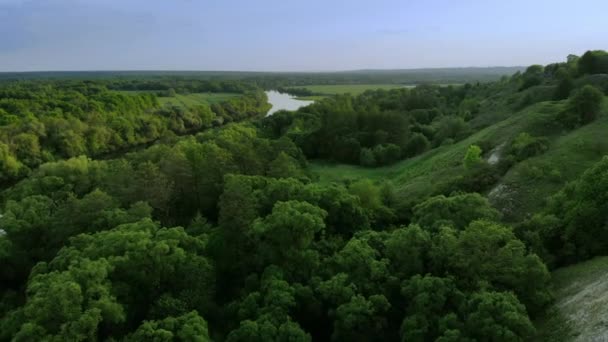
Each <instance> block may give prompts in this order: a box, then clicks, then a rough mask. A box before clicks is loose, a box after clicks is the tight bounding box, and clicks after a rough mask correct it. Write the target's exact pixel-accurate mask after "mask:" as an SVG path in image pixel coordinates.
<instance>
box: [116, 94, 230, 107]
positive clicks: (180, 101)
mask: <svg viewBox="0 0 608 342" xmlns="http://www.w3.org/2000/svg"><path fill="white" fill-rule="evenodd" d="M145 92H147V91H138V90H135V91H130V90H125V91H120V93H123V94H138V93H145ZM150 92H154V93H156V91H150ZM237 96H239V94H234V93H193V94H188V95H182V94H177V95H176V96H175V97H164V96H162V97H159V98H158V102H160V104H161V105H162V106H166V105H174V106H179V107H192V106H196V105H200V104H205V103H208V104H213V103H217V102H223V101H226V100H229V99H231V98H233V97H237Z"/></svg>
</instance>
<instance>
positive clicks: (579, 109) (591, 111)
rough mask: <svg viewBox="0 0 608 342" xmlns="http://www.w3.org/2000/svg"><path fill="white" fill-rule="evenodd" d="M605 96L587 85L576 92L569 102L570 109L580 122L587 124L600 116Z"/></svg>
mask: <svg viewBox="0 0 608 342" xmlns="http://www.w3.org/2000/svg"><path fill="white" fill-rule="evenodd" d="M603 99H604V94H602V92H601V91H599V90H598V89H597V88H595V87H594V86H591V85H586V86H584V87H583V88H582V89H580V90H579V91H577V92H576V94H574V96H573V97H572V99H571V100H570V101H569V102H568V109H569V110H570V111H573V112H574V113H576V114H577V116H578V121H579V122H580V123H582V124H587V123H589V122H591V121H593V120H595V118H596V117H597V116H598V115H599V112H600V109H601V105H602V101H603Z"/></svg>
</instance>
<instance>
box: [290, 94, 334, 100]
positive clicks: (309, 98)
mask: <svg viewBox="0 0 608 342" xmlns="http://www.w3.org/2000/svg"><path fill="white" fill-rule="evenodd" d="M324 98H327V96H324V95H313V96H298V97H296V100H302V101H319V100H323V99H324Z"/></svg>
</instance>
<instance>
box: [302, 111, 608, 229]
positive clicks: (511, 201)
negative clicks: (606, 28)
mask: <svg viewBox="0 0 608 342" xmlns="http://www.w3.org/2000/svg"><path fill="white" fill-rule="evenodd" d="M604 104H605V106H604V113H608V104H607V103H606V101H605V103H604ZM564 105H565V103H564V102H563V101H561V102H554V101H549V102H541V103H538V104H535V105H532V106H530V107H528V108H525V109H523V110H521V111H519V112H516V113H513V114H511V115H510V116H508V117H507V118H506V119H504V120H501V121H499V122H497V123H495V124H493V125H491V126H488V127H486V128H483V129H481V130H480V131H478V132H477V133H475V134H473V135H471V136H469V137H468V138H466V139H464V140H462V141H459V142H457V143H455V144H452V145H447V146H440V147H438V148H436V149H433V150H430V151H428V152H426V153H424V154H422V155H420V156H417V157H415V158H411V159H406V160H403V161H401V162H398V163H396V164H393V165H390V166H386V167H377V168H366V167H361V166H355V165H346V164H331V163H327V162H312V163H311V165H312V169H313V171H314V172H315V173H316V174H317V175H318V176H319V180H320V181H321V182H341V181H345V180H356V179H361V178H369V179H372V180H378V181H380V180H391V181H392V182H393V184H394V185H395V186H396V188H397V193H398V194H399V196H400V197H402V198H408V197H415V198H417V197H418V196H425V195H428V194H430V193H432V192H433V191H434V190H435V189H436V187H437V185H438V184H440V183H441V182H444V181H446V180H448V179H450V178H452V177H454V175H457V174H459V173H461V172H462V168H463V166H462V159H463V157H464V154H465V152H466V150H467V148H468V146H469V145H471V144H480V143H483V144H485V145H488V146H492V147H498V146H501V145H503V144H508V143H510V141H511V140H512V139H513V138H515V137H516V136H517V135H518V134H519V133H521V132H528V133H530V134H532V135H535V136H547V137H548V138H549V141H550V144H549V149H548V151H547V152H545V153H544V154H542V155H540V156H538V157H534V158H530V159H528V160H525V161H523V162H521V163H518V164H516V165H515V166H513V167H512V168H511V169H510V170H509V171H508V172H507V174H506V175H505V176H504V177H503V179H502V180H501V181H500V182H499V184H498V185H497V186H498V189H497V191H494V192H492V191H490V194H489V195H490V196H489V197H490V200H491V201H492V203H493V204H494V205H495V206H497V207H498V208H499V209H501V210H503V211H505V212H506V214H507V216H508V217H509V218H522V217H524V216H525V215H526V214H528V213H531V212H534V211H536V210H537V209H539V208H540V207H542V205H543V203H544V202H543V200H544V198H546V197H547V196H549V195H551V194H553V193H555V192H556V191H557V190H559V189H560V188H561V187H562V186H563V184H564V183H565V182H567V181H570V180H573V179H575V178H576V177H577V176H579V175H580V174H581V173H582V172H583V171H584V170H585V169H587V168H588V167H589V166H591V165H592V164H593V163H594V162H597V161H598V160H599V159H600V158H601V157H602V156H603V155H605V154H608V141H606V140H605V139H603V136H604V135H605V132H606V131H607V130H608V115H604V116H602V117H600V118H599V119H598V120H597V121H595V122H593V123H591V124H588V125H586V126H583V127H580V128H578V129H575V130H572V131H565V130H563V129H562V128H560V127H559V125H558V124H557V119H556V117H557V115H558V114H559V112H560V111H561V110H562V109H563V107H564ZM501 115H502V114H500V113H497V112H492V111H489V112H487V113H484V114H482V116H501ZM481 119H483V118H481ZM503 146H504V145H503ZM484 152H485V157H486V158H489V157H490V155H491V154H492V153H491V151H484ZM498 154H499V155H500V153H498Z"/></svg>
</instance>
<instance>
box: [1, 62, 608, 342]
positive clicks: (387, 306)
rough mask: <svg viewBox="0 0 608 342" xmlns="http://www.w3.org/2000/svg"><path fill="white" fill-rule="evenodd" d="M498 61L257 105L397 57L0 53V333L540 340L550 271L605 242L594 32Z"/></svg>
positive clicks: (600, 87) (607, 245) (30, 336)
mask: <svg viewBox="0 0 608 342" xmlns="http://www.w3.org/2000/svg"><path fill="white" fill-rule="evenodd" d="M429 72H430V71H429ZM511 72H513V70H510V69H509V70H508V73H509V74H508V75H507V74H500V75H496V74H493V76H495V77H493V78H492V80H488V78H487V75H486V76H484V77H477V78H476V76H475V74H472V76H467V79H466V80H465V81H466V82H463V84H461V85H447V86H446V85H439V84H438V83H440V82H438V81H428V82H422V83H424V84H420V85H418V86H417V87H414V88H406V87H403V88H398V89H391V90H368V91H366V92H364V93H362V94H360V95H356V96H355V95H350V94H339V95H334V96H328V97H327V98H324V99H321V100H318V101H316V102H315V103H313V104H311V105H309V106H306V107H302V108H300V109H298V110H297V111H294V112H288V111H279V112H277V113H275V114H273V115H271V116H266V113H267V111H268V110H269V109H270V104H269V103H268V99H267V97H266V95H265V93H264V91H265V90H270V89H279V88H281V87H286V88H288V87H291V88H292V89H296V90H295V91H296V92H297V91H298V89H299V90H300V93H302V94H304V93H305V91H303V89H304V88H302V86H303V85H306V84H333V83H335V84H340V83H342V84H350V83H361V84H363V83H374V82H376V83H386V82H387V79H389V78H390V79H393V80H397V79H398V78H399V77H402V75H401V74H399V73H397V74H391V73H387V74H386V75H384V74H383V73H374V74H373V75H376V76H374V77H380V76H377V75H378V74H379V75H381V78H382V79H381V80H375V79H372V80H371V81H370V77H368V76H369V75H368V74H365V73H363V75H364V76H358V73H350V74H348V79H350V80H352V82H345V81H344V78H343V77H344V76H336V75H335V74H332V73H328V74H319V75H317V74H310V75H304V76H303V75H289V74H286V75H283V74H272V75H269V76H260V75H249V74H247V73H244V74H236V75H235V74H231V73H226V74H224V75H222V74H220V75H212V77H210V76H204V77H203V76H201V75H196V74H185V75H179V76H175V75H173V76H171V75H160V76H159V75H143V76H142V75H139V74H133V75H128V76H125V75H122V76H116V75H106V76H104V77H89V75H87V74H84V75H80V76H78V77H72V76H70V75H67V76H66V75H63V76H62V77H40V76H39V77H31V75H27V76H26V77H23V78H20V77H19V75H18V74H15V75H10V77H8V76H7V77H6V78H4V79H3V80H2V81H1V82H0V191H1V192H0V266H1V268H0V341H290V342H295V341H441V342H448V341H528V340H549V339H548V338H544V337H543V336H545V335H543V334H545V333H547V331H545V329H546V328H545V327H544V326H543V325H542V324H541V323H540V322H542V321H543V320H544V319H546V318H547V317H548V316H555V315H557V314H555V313H554V311H552V308H553V304H554V303H555V302H556V300H559V298H558V296H557V294H556V291H555V290H554V284H553V281H552V279H553V276H552V272H553V271H555V270H557V269H560V268H562V267H566V266H569V265H574V264H577V263H580V262H584V261H587V260H591V259H592V258H594V257H596V256H602V255H605V253H606V250H607V249H608V224H607V222H608V197H607V196H608V157H606V156H605V155H608V145H607V144H604V143H602V142H601V141H600V142H598V143H597V144H596V143H593V144H592V143H586V141H587V140H585V139H586V138H585V137H587V135H585V134H588V133H587V132H589V130H591V132H595V131H593V130H594V129H597V131H599V132H603V134H605V128H606V118H608V115H607V114H608V101H606V100H605V97H606V95H608V53H607V52H605V51H599V50H597V51H588V52H586V53H585V54H583V55H582V56H580V57H579V56H575V55H570V56H568V57H567V59H566V60H565V61H564V62H560V63H554V64H549V65H545V66H542V65H532V66H530V67H528V68H525V69H523V70H522V71H517V72H515V73H512V74H511ZM365 75H368V76H365ZM435 77H436V78H435ZM450 77H452V76H450ZM433 78H435V79H441V78H445V75H444V74H442V72H441V71H438V73H437V75H435V76H433ZM404 84H405V83H404ZM284 90H285V91H288V90H286V89H284ZM190 93H211V94H214V93H231V94H234V95H235V96H234V97H230V98H229V99H227V100H224V101H221V102H217V103H210V104H201V105H197V106H191V107H179V106H171V105H162V104H161V102H159V98H160V97H171V96H176V94H190ZM307 95H310V94H307ZM486 133H487V134H486ZM589 134H590V133H589ZM571 137H572V139H573V141H575V142H573V143H572V145H571V146H573V147H572V149H573V150H574V151H576V152H572V153H570V154H566V156H567V157H568V158H569V159H572V160H573V161H572V163H571V164H568V163H560V162H557V160H558V159H548V158H549V157H551V158H557V157H555V156H556V155H558V154H559V155H564V153H562V152H560V151H565V149H563V147H562V146H563V144H565V143H564V141H566V143H567V141H568V140H567V139H570V138H571ZM602 137H603V136H599V137H598V136H597V135H595V136H593V138H592V140H593V141H597V140H598V139H600V140H601V139H602ZM565 139H566V140H565ZM568 146H570V145H568ZM493 151H494V152H496V151H498V152H500V153H499V154H500V158H498V157H497V158H496V159H497V160H493V158H492V156H493V155H494V153H493ZM555 151H557V152H555ZM568 151H569V150H568ZM497 155H498V154H497ZM543 158H546V159H548V160H550V161H549V162H544V164H535V163H536V161H539V160H543ZM583 158H584V159H583ZM343 170H353V171H351V173H349V174H348V175H346V176H345V173H344V172H343ZM419 170H421V171H419ZM332 172H335V173H339V177H340V178H339V179H328V175H329V174H332V175H333V173H332ZM369 174H381V175H382V176H379V177H367V176H365V175H369ZM423 176H424V177H427V178H417V177H423ZM517 177H522V178H517ZM420 179H422V180H420ZM511 179H516V180H519V179H525V181H521V182H520V181H517V182H513V183H517V184H521V186H520V187H521V188H523V189H522V190H521V191H520V192H518V193H516V194H514V195H513V196H512V197H509V198H508V200H507V199H505V197H504V196H503V197H500V196H497V195H496V192H495V190H496V189H497V188H498V187H499V186H506V185H505V184H511V183H508V182H507V181H508V180H511ZM419 180H420V181H419ZM511 189H513V191H516V190H517V189H518V188H516V187H514V186H511ZM518 196H519V197H518ZM525 196H528V197H525ZM534 196H536V197H534ZM527 200H528V201H530V202H526V201H527ZM527 203H534V204H531V205H528V204H527ZM561 328H566V325H565V324H563V325H562V327H561ZM562 337H565V335H564V336H562Z"/></svg>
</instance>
